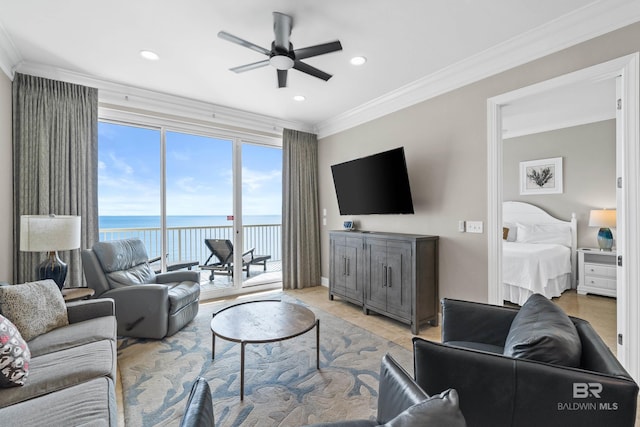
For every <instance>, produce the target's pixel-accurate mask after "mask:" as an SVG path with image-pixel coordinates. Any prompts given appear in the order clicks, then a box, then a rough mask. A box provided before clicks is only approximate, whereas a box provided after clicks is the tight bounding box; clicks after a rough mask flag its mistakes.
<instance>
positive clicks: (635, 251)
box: [487, 53, 640, 381]
mask: <svg viewBox="0 0 640 427" xmlns="http://www.w3.org/2000/svg"><path fill="white" fill-rule="evenodd" d="M639 58H640V54H639V53H634V54H631V55H627V56H624V57H621V58H618V59H614V60H611V61H608V62H605V63H603V64H599V65H595V66H592V67H589V68H586V69H584V70H580V71H576V72H573V73H570V74H566V75H563V76H560V77H556V78H554V79H551V80H547V81H544V82H541V83H537V84H534V85H531V86H527V87H524V88H521V89H518V90H515V91H512V92H508V93H505V94H502V95H498V96H496V97H493V98H490V99H488V100H487V142H488V150H487V152H488V159H487V165H488V182H487V186H488V188H487V190H488V218H487V223H488V227H487V239H488V263H489V265H488V270H489V274H488V300H489V303H491V304H497V305H502V304H503V292H502V286H501V283H502V202H503V199H502V180H503V168H502V106H505V105H507V104H511V103H514V102H517V101H518V100H519V99H522V98H524V97H527V96H531V95H534V94H536V93H540V92H546V91H549V90H553V89H556V88H560V87H563V86H565V85H569V84H573V83H576V82H583V81H599V80H602V79H609V78H611V79H616V78H617V77H621V78H620V79H618V81H619V91H620V93H621V96H622V110H621V111H620V112H619V114H618V117H619V119H618V121H620V120H621V121H622V123H618V124H617V128H618V129H620V130H621V131H622V132H617V133H621V135H617V136H616V141H617V142H616V152H617V153H621V155H622V159H620V160H621V162H620V163H619V164H620V168H618V170H617V171H616V173H617V176H618V177H619V178H620V179H621V180H622V184H623V185H622V188H619V189H618V193H617V194H618V199H619V200H618V215H617V216H618V234H619V235H620V234H623V236H619V237H618V242H617V253H618V255H619V256H622V261H623V263H622V266H621V267H618V299H617V313H618V318H617V329H618V349H617V355H618V359H619V360H620V361H621V363H622V364H623V365H624V366H625V368H626V369H627V370H628V371H629V373H630V374H631V376H632V377H633V378H634V379H635V380H636V381H638V380H639V379H640V315H639V314H638V310H637V308H638V307H640V289H639V287H638V283H640V281H639V278H640V271H639V270H640V218H639V217H638V214H639V212H640V193H639V190H640V186H639V184H638V182H639V179H640V149H639V147H638V142H639V129H638V122H639V118H638V114H639V113H640V107H639V98H640V93H639V90H640V85H639V69H640V67H639ZM621 231H623V233H621ZM574 256H575V255H574Z"/></svg>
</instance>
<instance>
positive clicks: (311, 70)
mask: <svg viewBox="0 0 640 427" xmlns="http://www.w3.org/2000/svg"><path fill="white" fill-rule="evenodd" d="M293 68H295V69H296V70H298V71H302V72H303V73H307V74H309V75H311V76H313V77H317V78H319V79H322V80H324V81H327V80H329V79H330V78H331V77H332V76H331V74H327V73H325V72H324V71H322V70H318V69H317V68H316V67H312V66H311V65H309V64H305V63H304V62H301V61H298V60H296V61H295V62H294V63H293Z"/></svg>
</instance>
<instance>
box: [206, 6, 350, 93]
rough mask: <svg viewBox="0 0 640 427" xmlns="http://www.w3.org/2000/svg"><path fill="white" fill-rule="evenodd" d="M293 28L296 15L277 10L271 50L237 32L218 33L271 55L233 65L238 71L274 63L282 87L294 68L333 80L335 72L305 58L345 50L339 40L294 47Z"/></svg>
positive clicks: (220, 35) (285, 85) (244, 45)
mask: <svg viewBox="0 0 640 427" xmlns="http://www.w3.org/2000/svg"><path fill="white" fill-rule="evenodd" d="M292 27H293V18H292V17H291V16H289V15H286V14H284V13H280V12H273V32H274V35H275V40H274V41H273V42H272V43H271V50H268V49H265V48H263V47H262V46H258V45H256V44H253V43H251V42H249V41H246V40H244V39H241V38H240V37H237V36H234V35H233V34H229V33H227V32H226V31H220V32H219V33H218V37H220V38H221V39H223V40H227V41H229V42H231V43H235V44H238V45H240V46H243V47H246V48H248V49H251V50H253V51H255V52H258V53H261V54H263V55H266V56H268V57H269V59H265V60H262V61H258V62H253V63H251V64H246V65H241V66H238V67H234V68H231V71H233V72H235V73H244V72H245V71H249V70H255V69H256V68H261V67H266V66H267V65H271V66H272V67H274V68H275V69H276V70H277V75H278V87H279V88H283V87H287V72H288V70H289V69H291V68H293V69H296V70H298V71H301V72H303V73H305V74H309V75H310V76H313V77H317V78H319V79H322V80H324V81H327V80H329V79H330V78H331V77H332V76H331V74H328V73H325V72H324V71H322V70H319V69H317V68H315V67H312V66H311V65H309V64H306V63H304V62H302V61H301V60H302V59H305V58H311V57H314V56H319V55H324V54H326V53H331V52H336V51H339V50H342V45H341V44H340V41H339V40H336V41H333V42H329V43H323V44H318V45H315V46H309V47H304V48H301V49H294V48H293V45H292V44H291V42H290V41H289V36H290V35H291V28H292Z"/></svg>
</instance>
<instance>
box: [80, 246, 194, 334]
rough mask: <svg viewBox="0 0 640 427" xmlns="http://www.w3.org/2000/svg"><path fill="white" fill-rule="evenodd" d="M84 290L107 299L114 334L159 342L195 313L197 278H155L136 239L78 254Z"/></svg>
mask: <svg viewBox="0 0 640 427" xmlns="http://www.w3.org/2000/svg"><path fill="white" fill-rule="evenodd" d="M81 254H82V267H83V270H84V275H85V278H86V279H87V285H88V286H89V287H90V288H92V289H93V290H95V297H96V298H113V300H114V301H115V305H116V320H117V323H118V335H121V336H127V337H139V338H154V339H161V338H164V337H165V336H169V335H173V334H175V333H176V332H178V331H179V330H180V329H182V327H184V326H185V325H186V324H187V323H189V322H190V321H191V320H193V318H194V317H196V314H198V301H199V298H200V282H199V278H200V277H199V276H200V275H199V273H198V272H196V271H173V272H170V273H162V274H156V273H155V272H154V271H153V269H152V268H151V267H150V266H149V262H148V257H147V251H146V249H145V247H144V243H142V241H141V240H139V239H125V240H113V241H108V242H98V243H96V244H95V245H93V248H92V249H85V250H83V251H82V253H81Z"/></svg>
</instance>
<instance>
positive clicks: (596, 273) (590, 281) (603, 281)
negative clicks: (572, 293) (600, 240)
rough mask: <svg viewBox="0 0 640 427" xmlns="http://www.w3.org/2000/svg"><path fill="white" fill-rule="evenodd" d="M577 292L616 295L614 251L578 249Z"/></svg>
mask: <svg viewBox="0 0 640 427" xmlns="http://www.w3.org/2000/svg"><path fill="white" fill-rule="evenodd" d="M578 293H579V294H581V295H585V294H587V293H589V294H596V295H604V296H607V297H615V296H617V288H616V252H615V251H601V250H600V249H595V248H580V249H578Z"/></svg>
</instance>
